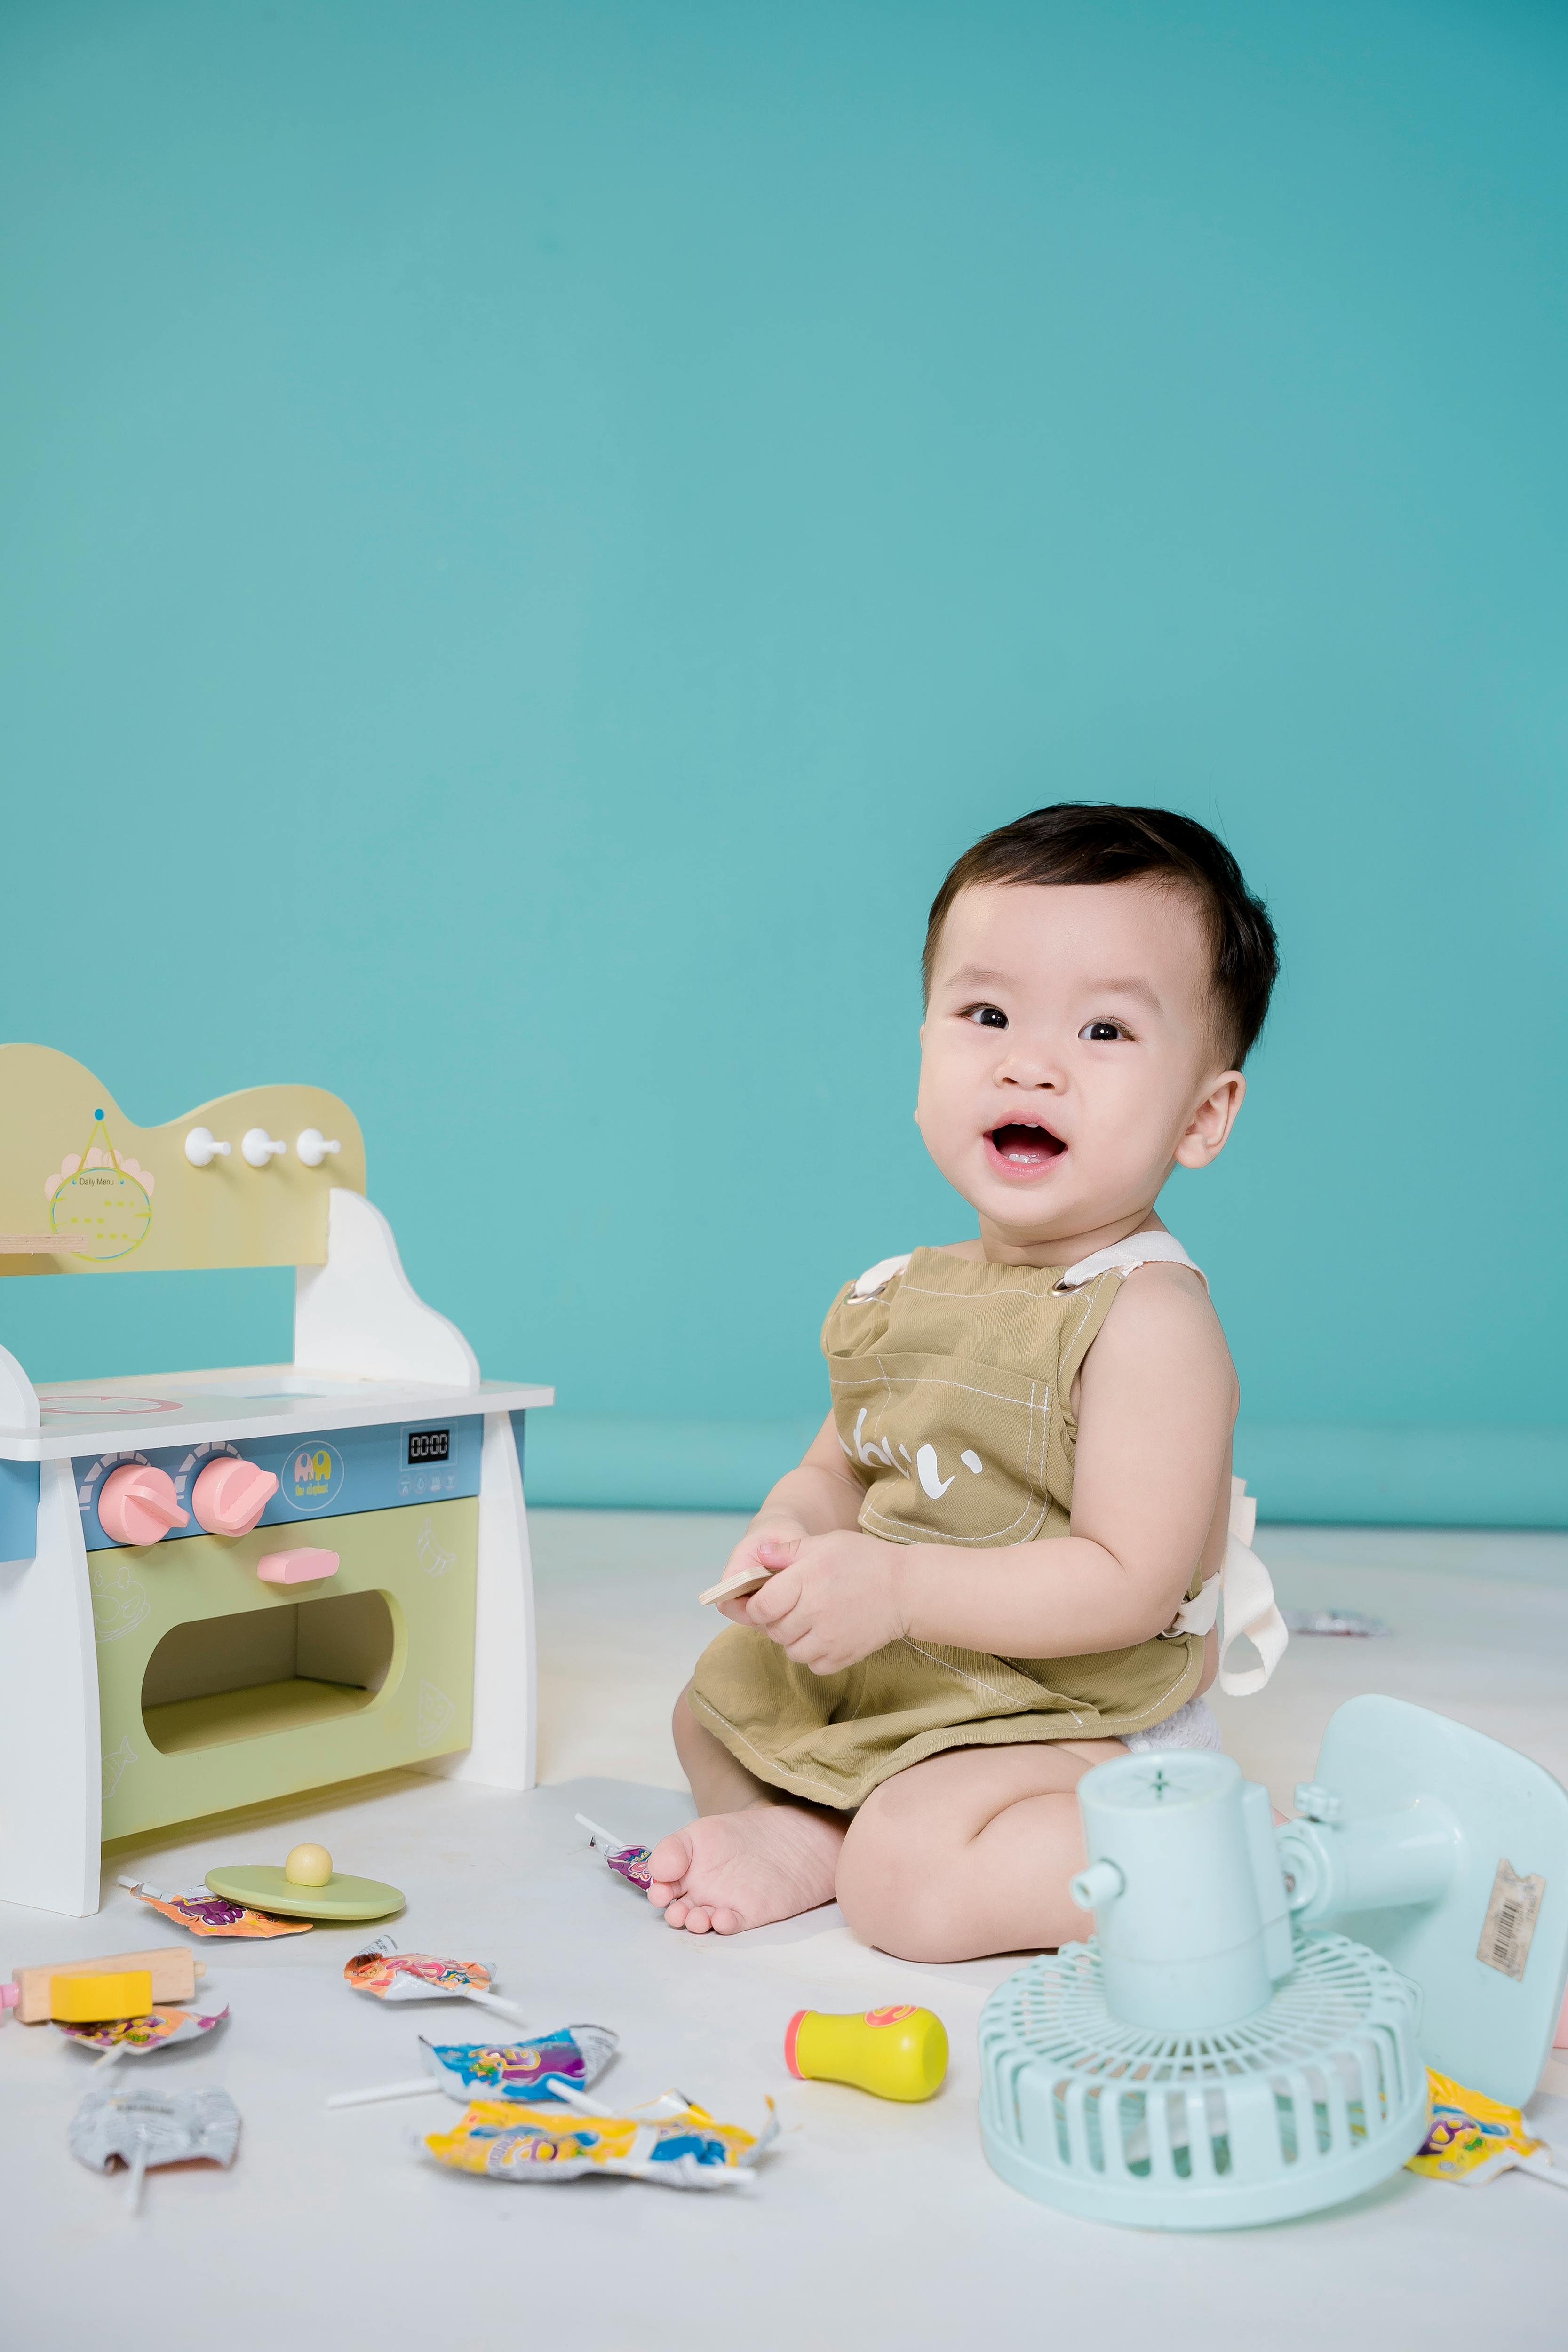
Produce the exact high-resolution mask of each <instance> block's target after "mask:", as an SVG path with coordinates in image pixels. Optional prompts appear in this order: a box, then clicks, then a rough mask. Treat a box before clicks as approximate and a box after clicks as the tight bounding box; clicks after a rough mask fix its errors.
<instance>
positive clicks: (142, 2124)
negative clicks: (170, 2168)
mask: <svg viewBox="0 0 1568 2352" xmlns="http://www.w3.org/2000/svg"><path fill="white" fill-rule="evenodd" d="M238 2145H239V2109H238V2108H237V2106H236V2105H235V2104H234V2101H233V2100H232V2099H231V2098H230V2097H229V2095H228V2093H227V2092H226V2091H174V2092H171V2093H169V2094H168V2095H165V2096H163V2097H160V2096H159V2095H158V2094H157V2093H156V2092H153V2091H111V2090H109V2089H107V2088H106V2089H104V2090H101V2091H89V2093H88V2095H87V2096H86V2098H85V2099H84V2100H83V2101H82V2103H81V2105H80V2106H79V2108H78V2109H77V2111H76V2114H75V2115H74V2116H72V2117H71V2126H70V2151H71V2154H72V2155H73V2156H74V2157H75V2158H76V2159H77V2161H78V2162H79V2164H87V2165H90V2166H91V2167H92V2168H93V2169H94V2170H95V2171H98V2172H107V2171H108V2170H109V2168H110V2165H111V2164H112V2163H113V2161H114V2159H115V2158H116V2157H118V2158H120V2160H121V2163H122V2164H125V2165H128V2166H129V2167H130V2168H131V2185H130V2187H129V2189H127V2190H126V2194H125V2201H126V2203H127V2204H128V2205H129V2206H130V2208H131V2210H132V2212H133V2213H134V2212H135V2211H136V2210H137V2209H138V2208H139V2206H140V2205H141V2202H142V2176H143V2175H144V2173H145V2172H146V2170H147V2168H148V2166H149V2165H153V2164H188V2163H189V2162H190V2161H191V2160H192V2158H205V2159H206V2160H207V2161H208V2162H209V2163H212V2164H232V2163H233V2161H234V2151H235V2149H236V2148H237V2146H238Z"/></svg>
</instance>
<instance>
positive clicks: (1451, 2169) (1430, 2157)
mask: <svg viewBox="0 0 1568 2352" xmlns="http://www.w3.org/2000/svg"><path fill="white" fill-rule="evenodd" d="M1426 2087H1427V2089H1428V2091H1429V2092H1430V2094H1431V2099H1432V2123H1431V2128H1430V2129H1429V2130H1428V2132H1427V2134H1426V2139H1425V2140H1424V2141H1423V2142H1422V2144H1421V2147H1420V2148H1419V2150H1418V2151H1417V2153H1416V2154H1415V2156H1413V2157H1411V2158H1409V2161H1408V2164H1407V2166H1406V2169H1407V2170H1408V2171H1411V2172H1424V2173H1425V2174H1426V2177H1427V2179H1430V2180H1455V2181H1460V2182H1463V2183H1465V2184H1467V2185H1473V2184H1474V2183H1475V2182H1477V2181H1479V2180H1490V2179H1492V2177H1493V2175H1494V2174H1496V2173H1499V2172H1507V2171H1509V2170H1510V2168H1512V2167H1513V2166H1515V2165H1517V2166H1518V2167H1519V2168H1520V2170H1521V2172H1533V2173H1536V2174H1539V2175H1540V2176H1541V2177H1542V2179H1548V2180H1551V2181H1552V2184H1553V2186H1554V2187H1556V2188H1560V2189H1568V2171H1556V2170H1554V2168H1553V2166H1552V2150H1551V2149H1550V2148H1549V2147H1547V2145H1546V2142H1545V2141H1544V2140H1543V2139H1534V2138H1532V2137H1531V2135H1530V2133H1529V2132H1527V2131H1526V2129H1525V2127H1524V2117H1523V2116H1522V2115H1521V2112H1520V2110H1519V2109H1518V2107H1505V2106H1503V2105H1501V2104H1500V2101H1498V2100H1496V2099H1489V2098H1488V2097H1487V2095H1486V2094H1485V2092H1484V2091H1470V2090H1467V2089H1466V2087H1465V2085H1464V2084H1463V2083H1456V2082H1455V2081H1454V2079H1453V2077H1452V2076H1451V2075H1448V2074H1436V2073H1435V2072H1434V2071H1433V2069H1432V2068H1431V2067H1430V2066H1429V2067H1428V2068H1427V2069H1426Z"/></svg>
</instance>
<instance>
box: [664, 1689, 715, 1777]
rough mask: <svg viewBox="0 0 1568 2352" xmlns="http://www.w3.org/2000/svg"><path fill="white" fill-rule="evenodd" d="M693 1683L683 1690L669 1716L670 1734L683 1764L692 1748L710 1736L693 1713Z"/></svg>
mask: <svg viewBox="0 0 1568 2352" xmlns="http://www.w3.org/2000/svg"><path fill="white" fill-rule="evenodd" d="M692 1688H693V1685H692V1684H691V1683H688V1684H687V1685H686V1688H685V1689H684V1690H683V1691H682V1692H681V1694H680V1696H679V1698H678V1699H677V1700H676V1702H675V1706H674V1707H673V1709H672V1710H671V1713H670V1717H669V1728H670V1734H671V1736H672V1738H674V1741H675V1752H676V1754H677V1755H678V1756H679V1759H680V1760H681V1762H682V1763H683V1764H684V1763H685V1761H686V1759H687V1756H688V1755H689V1752H690V1750H691V1749H692V1748H695V1747H696V1746H697V1744H698V1742H699V1741H700V1740H701V1739H703V1738H708V1737H710V1735H709V1734H707V1733H705V1732H704V1730H703V1728H702V1726H701V1725H700V1723H699V1722H698V1720H697V1717H696V1716H695V1715H694V1714H693V1713H692V1709H691V1693H692Z"/></svg>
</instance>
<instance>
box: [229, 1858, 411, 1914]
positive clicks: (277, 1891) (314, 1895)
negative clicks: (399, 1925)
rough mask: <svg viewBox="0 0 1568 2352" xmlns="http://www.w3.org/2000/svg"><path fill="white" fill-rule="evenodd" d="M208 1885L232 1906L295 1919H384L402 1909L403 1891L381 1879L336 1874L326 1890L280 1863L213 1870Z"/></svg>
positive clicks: (335, 1872)
mask: <svg viewBox="0 0 1568 2352" xmlns="http://www.w3.org/2000/svg"><path fill="white" fill-rule="evenodd" d="M207 1885H209V1886H210V1887H211V1889H212V1891H213V1893H214V1894H215V1895H223V1896H225V1897H226V1900H227V1901H228V1902H230V1903H248V1904H249V1905H250V1906H252V1908H253V1909H254V1910H257V1911H277V1912H279V1913H280V1914H281V1915H282V1916H284V1917H285V1918H289V1919H384V1918H385V1917H386V1916H387V1914H388V1913H389V1912H392V1911H401V1910H402V1908H403V1892H402V1889H401V1888H400V1887H396V1886H385V1885H383V1884H382V1882H381V1880H380V1879H379V1878H349V1877H345V1875H344V1874H343V1873H342V1871H341V1870H334V1871H333V1873H332V1874H331V1878H329V1879H328V1881H327V1883H326V1885H324V1886H300V1885H296V1884H295V1882H294V1881H293V1880H292V1879H291V1878H285V1877H284V1875H283V1873H282V1871H281V1870H280V1869H279V1867H278V1866H277V1864H269V1863H265V1862H251V1863H241V1864H237V1865H236V1867H235V1868H234V1869H232V1870H209V1871H208V1873H207Z"/></svg>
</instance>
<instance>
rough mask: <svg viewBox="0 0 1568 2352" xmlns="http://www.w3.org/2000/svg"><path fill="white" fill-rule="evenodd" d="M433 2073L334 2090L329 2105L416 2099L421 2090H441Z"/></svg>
mask: <svg viewBox="0 0 1568 2352" xmlns="http://www.w3.org/2000/svg"><path fill="white" fill-rule="evenodd" d="M443 2089H444V2085H443V2084H440V2083H438V2082H437V2079H436V2077H435V2075H434V2074H417V2075H410V2076H409V2077H408V2078H407V2080H406V2081H405V2082H402V2083H373V2084H371V2085H370V2088H369V2089H368V2090H365V2091H334V2092H333V2093H332V2095H331V2098H330V2099H329V2100H328V2101H327V2105H328V2106H329V2107H368V2106H369V2105H371V2103H372V2101H373V2100H375V2099H416V2098H417V2097H418V2096H419V2095H420V2093H421V2092H423V2091H441V2090H443Z"/></svg>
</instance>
